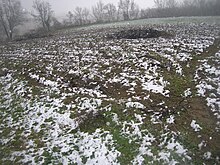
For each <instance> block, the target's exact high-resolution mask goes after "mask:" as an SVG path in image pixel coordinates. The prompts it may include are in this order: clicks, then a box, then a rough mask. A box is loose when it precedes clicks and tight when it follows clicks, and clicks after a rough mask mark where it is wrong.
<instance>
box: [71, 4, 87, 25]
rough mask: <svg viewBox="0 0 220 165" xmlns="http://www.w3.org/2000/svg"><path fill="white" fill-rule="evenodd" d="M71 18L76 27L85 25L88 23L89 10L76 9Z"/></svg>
mask: <svg viewBox="0 0 220 165" xmlns="http://www.w3.org/2000/svg"><path fill="white" fill-rule="evenodd" d="M73 16H74V19H75V23H76V24H77V25H83V24H86V23H87V22H88V17H89V10H88V9H87V8H81V7H76V8H75V10H74V15H73Z"/></svg>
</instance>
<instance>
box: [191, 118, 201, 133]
mask: <svg viewBox="0 0 220 165" xmlns="http://www.w3.org/2000/svg"><path fill="white" fill-rule="evenodd" d="M190 126H191V127H192V129H193V130H194V131H195V132H198V131H200V130H201V129H202V127H200V125H199V124H196V121H195V120H192V122H191V124H190Z"/></svg>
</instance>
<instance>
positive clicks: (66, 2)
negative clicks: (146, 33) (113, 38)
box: [20, 0, 154, 15]
mask: <svg viewBox="0 0 220 165" xmlns="http://www.w3.org/2000/svg"><path fill="white" fill-rule="evenodd" d="M20 1H21V4H22V6H23V7H24V8H26V9H28V10H29V11H31V10H33V9H32V5H33V0H20ZM45 1H47V2H49V3H50V4H51V5H52V9H53V10H54V12H55V14H56V15H61V14H66V13H67V12H68V11H72V10H73V9H74V8H75V7H77V6H79V7H87V8H90V7H91V6H93V5H95V4H96V3H97V2H98V1H99V0H45ZM134 1H135V2H136V3H137V4H138V5H139V7H140V8H148V7H153V6H154V0H134ZM102 2H103V3H105V4H106V3H114V4H115V5H117V4H118V2H119V0H102Z"/></svg>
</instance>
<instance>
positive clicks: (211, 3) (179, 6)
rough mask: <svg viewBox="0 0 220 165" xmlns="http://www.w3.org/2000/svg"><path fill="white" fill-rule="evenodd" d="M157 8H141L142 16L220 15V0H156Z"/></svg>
mask: <svg viewBox="0 0 220 165" xmlns="http://www.w3.org/2000/svg"><path fill="white" fill-rule="evenodd" d="M154 3H155V8H152V9H145V10H141V13H140V18H163V17H181V16H219V15H220V0H181V1H177V0H154Z"/></svg>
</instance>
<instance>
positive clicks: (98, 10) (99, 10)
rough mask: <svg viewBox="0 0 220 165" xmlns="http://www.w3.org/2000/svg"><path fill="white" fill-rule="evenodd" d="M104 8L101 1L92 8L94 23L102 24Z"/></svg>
mask: <svg viewBox="0 0 220 165" xmlns="http://www.w3.org/2000/svg"><path fill="white" fill-rule="evenodd" d="M104 6H105V5H104V3H102V1H99V2H98V3H97V4H96V5H95V6H93V7H92V14H93V16H94V18H95V20H96V22H104V15H105V11H104V10H105V9H104Z"/></svg>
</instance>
